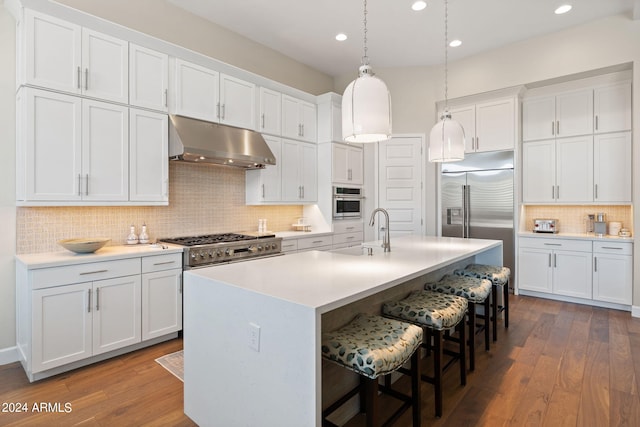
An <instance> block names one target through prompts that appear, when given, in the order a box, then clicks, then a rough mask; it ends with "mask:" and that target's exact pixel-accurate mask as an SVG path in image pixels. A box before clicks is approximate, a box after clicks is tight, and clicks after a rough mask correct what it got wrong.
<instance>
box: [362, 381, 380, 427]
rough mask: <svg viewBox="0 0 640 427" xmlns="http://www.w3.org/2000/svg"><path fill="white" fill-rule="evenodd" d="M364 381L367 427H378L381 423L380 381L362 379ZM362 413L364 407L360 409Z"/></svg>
mask: <svg viewBox="0 0 640 427" xmlns="http://www.w3.org/2000/svg"><path fill="white" fill-rule="evenodd" d="M362 378H363V380H364V393H362V394H364V395H365V396H366V397H365V400H366V402H367V403H366V405H367V406H366V408H365V412H366V413H367V427H377V426H378V423H379V422H380V416H379V405H378V379H377V378H376V379H373V380H372V379H371V378H365V377H362ZM360 411H362V407H361V408H360Z"/></svg>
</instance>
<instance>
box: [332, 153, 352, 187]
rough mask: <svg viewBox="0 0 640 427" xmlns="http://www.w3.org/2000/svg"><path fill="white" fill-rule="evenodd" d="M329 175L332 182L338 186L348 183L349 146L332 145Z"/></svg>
mask: <svg viewBox="0 0 640 427" xmlns="http://www.w3.org/2000/svg"><path fill="white" fill-rule="evenodd" d="M331 149H332V153H331V154H332V160H331V167H332V170H331V173H332V181H333V182H335V183H339V184H348V183H349V146H348V145H342V144H332V146H331Z"/></svg>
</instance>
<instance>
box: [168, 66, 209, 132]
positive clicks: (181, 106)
mask: <svg viewBox="0 0 640 427" xmlns="http://www.w3.org/2000/svg"><path fill="white" fill-rule="evenodd" d="M175 67H176V69H175V71H176V72H175V80H176V81H175V95H174V100H175V104H174V109H175V111H174V113H175V114H179V115H181V116H186V117H193V118H195V119H200V120H209V121H212V122H217V121H218V98H219V96H218V87H219V73H218V72H217V71H213V70H210V69H208V68H205V67H201V66H199V65H196V64H191V63H189V62H186V61H183V60H181V59H176V65H175Z"/></svg>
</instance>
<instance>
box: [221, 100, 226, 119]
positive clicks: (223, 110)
mask: <svg viewBox="0 0 640 427" xmlns="http://www.w3.org/2000/svg"><path fill="white" fill-rule="evenodd" d="M225 106H226V104H222V120H224V116H225V114H224V112H225Z"/></svg>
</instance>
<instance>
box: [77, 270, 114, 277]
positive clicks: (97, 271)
mask: <svg viewBox="0 0 640 427" xmlns="http://www.w3.org/2000/svg"><path fill="white" fill-rule="evenodd" d="M107 271H109V270H95V271H85V272H84V273H80V275H81V276H85V275H88V274H98V273H106V272H107Z"/></svg>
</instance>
